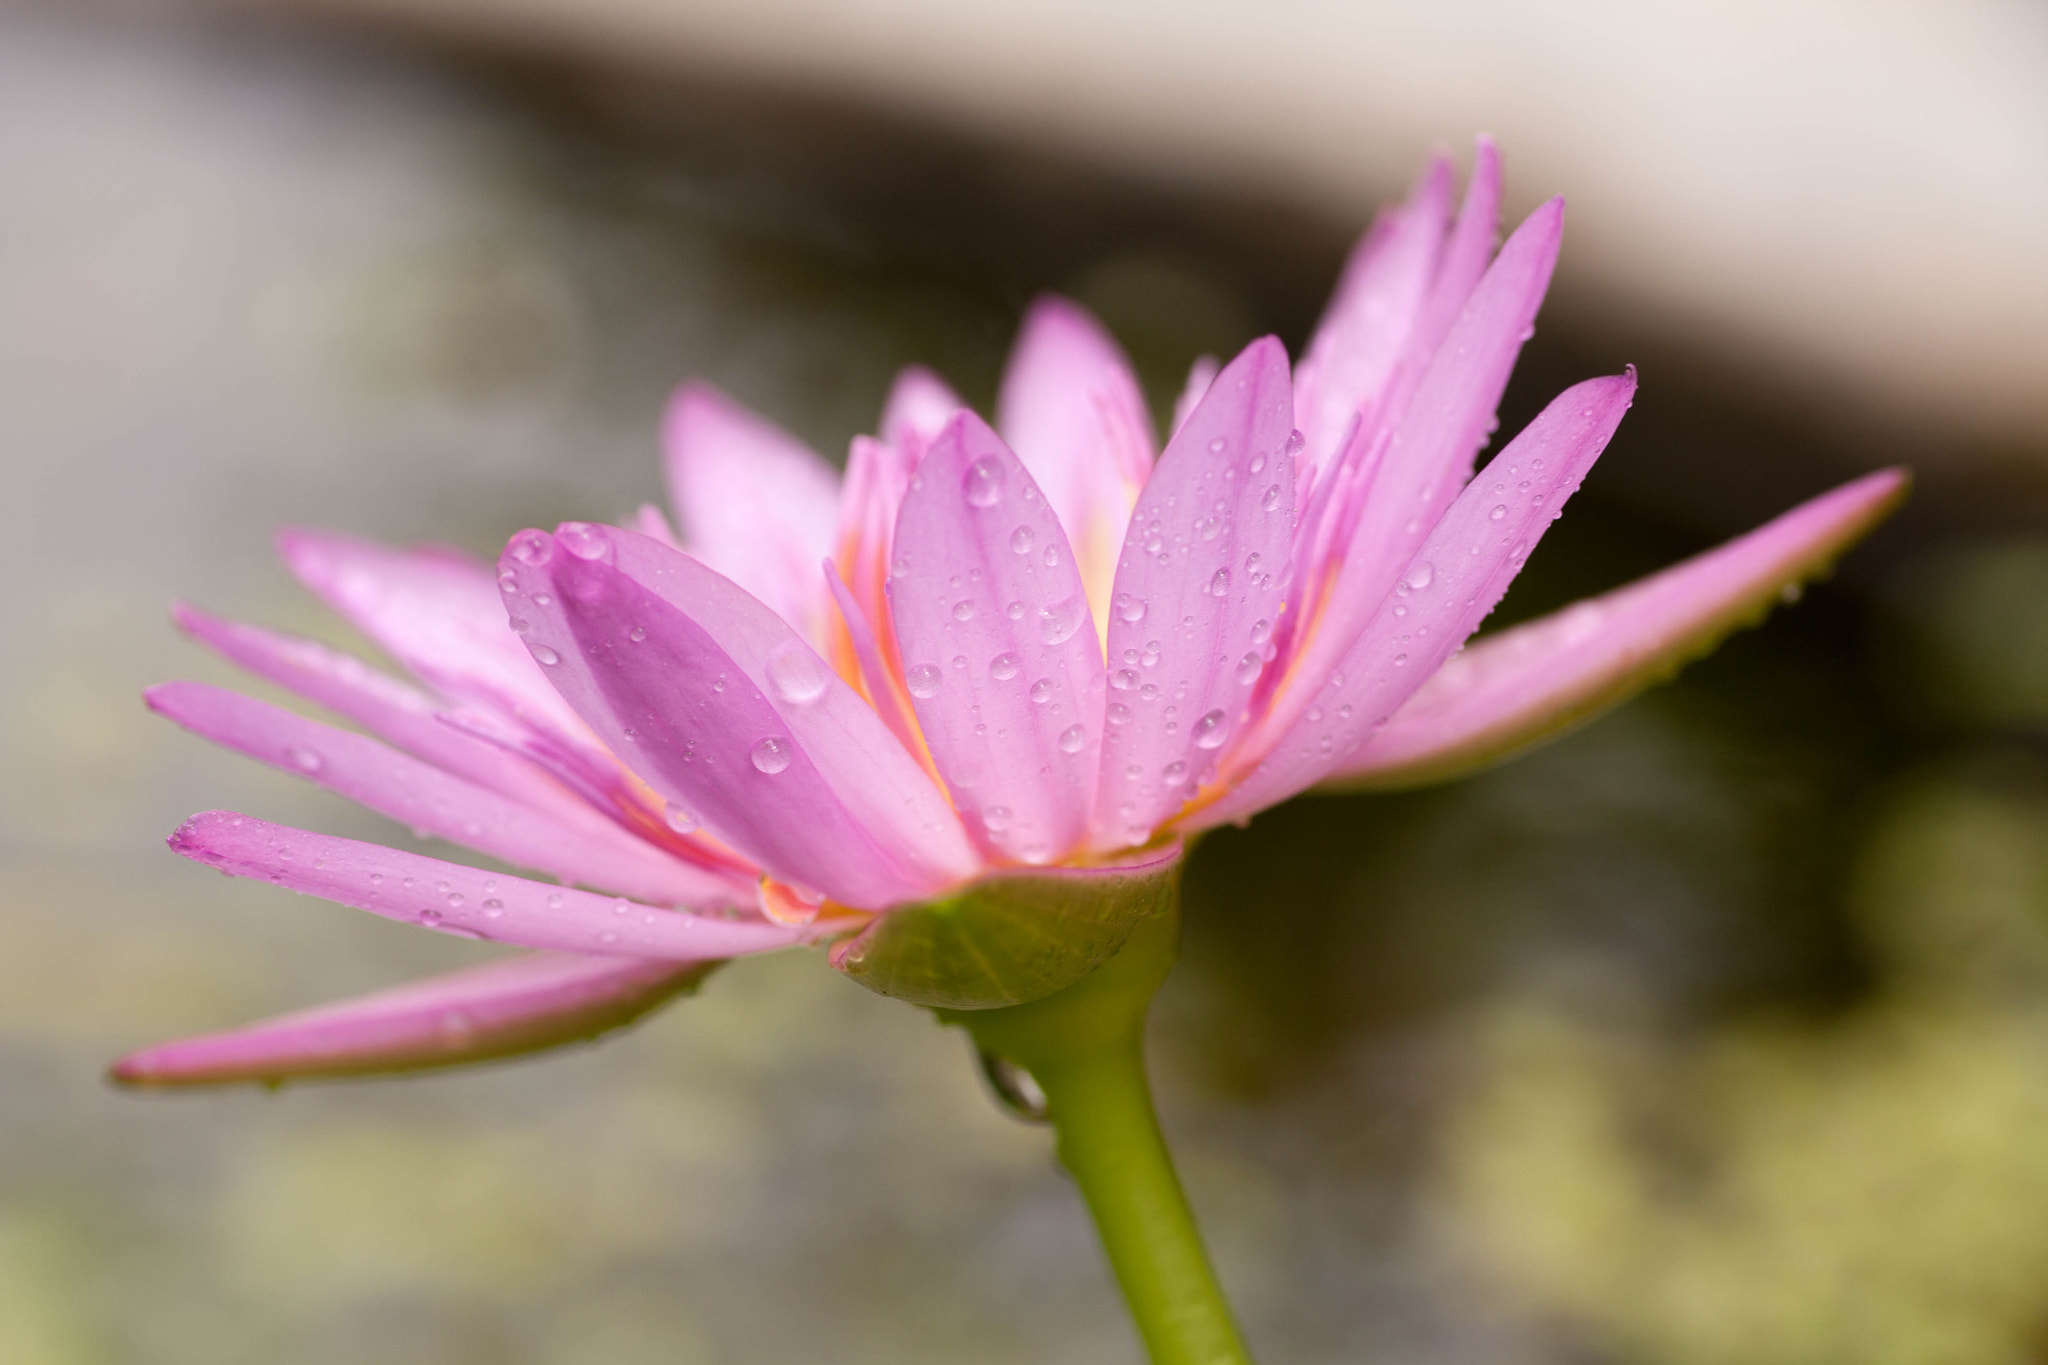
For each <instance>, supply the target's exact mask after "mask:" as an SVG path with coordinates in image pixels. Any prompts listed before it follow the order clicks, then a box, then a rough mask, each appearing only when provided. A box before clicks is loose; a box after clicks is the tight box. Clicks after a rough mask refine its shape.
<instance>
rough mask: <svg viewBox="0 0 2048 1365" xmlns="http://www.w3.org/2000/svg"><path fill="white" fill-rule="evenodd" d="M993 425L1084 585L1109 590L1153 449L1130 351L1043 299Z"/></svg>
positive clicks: (1029, 319) (1078, 312) (1070, 308)
mask: <svg viewBox="0 0 2048 1365" xmlns="http://www.w3.org/2000/svg"><path fill="white" fill-rule="evenodd" d="M996 426H997V428H998V429H999V430H1000V431H1001V432H1002V434H1003V439H1004V440H1005V441H1006V442H1008V444H1009V447H1010V449H1012V450H1014V451H1016V452H1017V458H1019V459H1020V460H1022V461H1023V462H1024V467H1025V468H1026V469H1028V470H1030V471H1031V477H1032V478H1033V479H1035V480H1036V481H1037V483H1038V486H1039V488H1041V489H1042V490H1044V492H1045V496H1046V498H1047V500H1048V501H1049V502H1050V503H1051V504H1052V509H1053V513H1054V515H1055V516H1057V517H1058V518H1059V520H1060V526H1061V527H1062V528H1063V529H1064V530H1065V531H1066V535H1067V539H1068V541H1070V542H1071V543H1072V545H1073V547H1074V553H1075V555H1076V556H1077V557H1078V562H1079V564H1080V568H1081V578H1082V581H1083V582H1084V583H1087V584H1088V585H1089V586H1090V589H1091V590H1097V585H1098V584H1099V585H1100V589H1101V590H1106V589H1107V586H1108V583H1109V579H1110V576H1111V572H1112V570H1113V569H1114V567H1115V565H1116V556H1117V552H1118V550H1119V549H1120V548H1121V547H1122V545H1123V540H1124V527H1125V525H1126V524H1127V523H1128V522H1129V520H1130V514H1131V502H1132V500H1133V498H1134V497H1135V496H1136V493H1137V490H1138V488H1139V487H1140V486H1141V485H1142V484H1143V483H1144V482H1145V479H1146V476H1147V475H1148V474H1149V473H1150V472H1151V469H1152V452H1153V450H1154V449H1155V448H1156V438H1155V437H1154V436H1153V434H1152V415H1151V411H1150V409H1148V408H1147V407H1146V406H1145V396H1144V393H1143V392H1142V391H1141V390H1140V389H1139V387H1138V381H1137V378H1136V376H1134V375H1133V374H1132V373H1131V366H1130V362H1129V361H1127V360H1126V359H1125V358H1124V353H1123V349H1122V348H1121V347H1119V346H1118V345H1117V344H1116V342H1115V340H1114V339H1112V338H1111V337H1110V335H1109V333H1108V332H1106V331H1104V330H1103V327H1102V324H1101V323H1099V322H1097V321H1096V320H1095V319H1094V318H1093V317H1091V316H1090V315H1089V314H1088V313H1087V311H1086V310H1084V309H1082V308H1081V307H1079V306H1078V305H1076V304H1073V303H1069V302H1068V301H1067V300H1065V299H1059V298H1052V297H1045V298H1041V299H1039V300H1038V301H1037V302H1036V303H1034V304H1032V305H1031V310H1030V312H1028V313H1027V314H1026V315H1025V317H1024V326H1023V328H1022V330H1021V331H1020V332H1019V333H1018V336H1017V344H1016V347H1015V349H1013V350H1012V351H1011V352H1010V362H1009V367H1008V369H1006V370H1005V371H1004V374H1003V387H1002V392H1001V394H1000V395H999V397H998V398H997V402H996ZM1103 605H1104V604H1103V603H1101V602H1096V603H1094V606H1095V607H1096V608H1097V609H1098V610H1100V609H1101V607H1102V606H1103Z"/></svg>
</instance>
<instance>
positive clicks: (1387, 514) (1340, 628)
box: [1278, 200, 1564, 722]
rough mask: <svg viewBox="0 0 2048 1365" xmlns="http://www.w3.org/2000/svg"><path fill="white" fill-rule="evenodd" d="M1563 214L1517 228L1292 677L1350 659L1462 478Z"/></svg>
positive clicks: (1403, 437) (1548, 212)
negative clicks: (1362, 630) (1353, 647)
mask: <svg viewBox="0 0 2048 1365" xmlns="http://www.w3.org/2000/svg"><path fill="white" fill-rule="evenodd" d="M1563 215H1564V205H1563V201H1562V200H1552V201H1551V202H1550V203H1548V204H1546V205H1544V206H1543V207H1542V208H1540V209H1538V210H1537V211H1536V212H1535V213H1533V214H1531V215H1529V219H1528V221H1526V222H1525V223H1523V224H1522V226H1521V227H1519V228H1517V229H1516V230H1515V234H1514V236H1512V237H1510V238H1509V239H1508V242H1507V245H1505V246H1504V247H1502V248H1501V252H1500V255H1499V256H1498V257H1496V258H1495V259H1494V262H1493V265H1492V266H1491V267H1490V268H1489V269H1488V270H1487V272H1486V274H1485V276H1484V278H1482V279H1481V281H1480V283H1479V287H1478V288H1477V289H1476V290H1475V291H1473V294H1472V297H1471V299H1470V300H1469V301H1468V302H1467V304H1466V306H1465V309H1464V312H1463V313H1462V314H1461V315H1460V317H1459V318H1458V321H1457V323H1456V324H1455V325H1454V326H1453V327H1452V329H1451V333H1450V335H1449V336H1448V337H1447V338H1446V339H1445V341H1444V344H1443V345H1442V347H1441V348H1440V349H1439V350H1438V351H1437V354H1436V358H1435V359H1434V360H1432V361H1431V362H1430V364H1429V367H1428V369H1427V370H1426V371H1424V373H1423V375H1422V379H1421V381H1420V383H1419V385H1418V386H1417V388H1416V390H1415V395H1414V397H1413V398H1412V399H1411V400H1410V401H1409V403H1408V404H1407V406H1406V408H1405V409H1404V410H1403V413H1402V415H1401V418H1400V422H1399V425H1398V426H1397V427H1396V428H1395V429H1394V431H1393V433H1392V439H1391V441H1390V442H1389V443H1388V444H1387V446H1386V447H1385V450H1384V452H1383V453H1382V454H1381V455H1380V457H1379V462H1378V465H1377V468H1376V469H1375V470H1374V472H1373V474H1372V478H1371V484H1370V493H1369V495H1368V496H1367V497H1366V498H1365V499H1364V500H1363V502H1362V504H1361V505H1360V508H1359V511H1358V513H1357V515H1356V517H1355V519H1354V520H1353V521H1352V522H1351V524H1350V526H1349V527H1348V528H1347V529H1346V530H1345V532H1344V535H1343V537H1342V539H1341V540H1340V541H1339V542H1338V543H1337V544H1336V545H1335V546H1334V547H1333V549H1332V551H1331V552H1330V553H1331V554H1332V556H1333V563H1334V566H1335V567H1336V577H1335V578H1334V579H1333V580H1332V582H1331V585H1330V588H1329V591H1328V595H1327V597H1325V599H1324V600H1323V602H1322V603H1321V605H1320V607H1319V608H1318V609H1317V619H1316V625H1315V629H1314V631H1313V632H1312V633H1311V634H1310V635H1309V638H1308V639H1307V640H1306V641H1304V642H1301V643H1299V644H1298V645H1297V646H1296V647H1295V655H1294V659H1293V660H1292V662H1291V663H1290V665H1289V668H1290V672H1291V673H1292V674H1293V675H1294V676H1296V677H1298V678H1300V679H1301V680H1302V681H1304V682H1306V683H1308V684H1310V685H1311V686H1312V685H1313V683H1314V680H1316V679H1318V678H1320V677H1322V676H1324V675H1326V674H1327V673H1328V672H1329V670H1330V669H1331V668H1333V667H1334V666H1335V665H1336V661H1337V659H1338V658H1340V657H1341V656H1342V655H1343V654H1344V652H1345V651H1346V650H1348V649H1350V647H1351V644H1352V642H1353V641H1354V640H1356V639H1357V638H1358V633H1359V627H1360V625H1361V623H1362V622H1363V621H1364V620H1365V618H1366V616H1367V615H1368V614H1369V613H1371V612H1372V611H1373V610H1375V609H1376V608H1377V607H1378V606H1379V605H1380V603H1381V602H1382V601H1383V600H1384V599H1385V598H1386V595H1387V593H1388V591H1389V590H1391V589H1392V588H1393V586H1394V581H1395V579H1396V578H1398V577H1399V576H1400V574H1401V572H1402V570H1403V568H1404V567H1405V566H1406V565H1407V564H1408V562H1409V560H1410V559H1412V558H1413V557H1414V555H1415V551H1416V547H1417V546H1419V545H1420V544H1421V543H1422V540H1423V537H1424V536H1426V535H1428V534H1429V533H1430V530H1431V528H1432V527H1434V526H1435V525H1436V522H1437V519H1438V518H1439V517H1440V516H1442V515H1443V509H1444V508H1446V507H1448V506H1449V505H1450V503H1451V499H1452V498H1454V497H1456V496H1457V495H1458V490H1459V489H1460V488H1462V487H1463V486H1464V484H1465V480H1466V478H1467V477H1469V475H1470V473H1471V469H1472V461H1473V458H1474V456H1476V455H1477V453H1478V451H1479V449H1480V446H1481V444H1482V443H1483V442H1484V441H1485V439H1486V435H1487V432H1488V430H1489V429H1490V427H1491V425H1492V423H1493V421H1494V410H1495V408H1497V407H1498V406H1499V404H1500V396H1501V393H1502V391H1503V390H1504V389H1505V388H1506V387H1507V382H1508V373H1509V371H1511V370H1512V369H1513V368H1514V364H1515V356H1516V355H1517V354H1518V353H1519V352H1520V350H1521V347H1522V342H1523V340H1524V339H1525V338H1526V337H1527V336H1528V335H1529V329H1530V325H1531V323H1532V322H1533V321H1534V319H1535V317H1536V309H1537V306H1538V305H1539V304H1541V303H1542V301H1543V293H1544V290H1545V289H1546V288H1547V287H1548V286H1549V283H1550V272H1551V268H1552V267H1553V266H1554V265H1555V264H1556V262H1557V249H1558V244H1559V242H1560V241H1561V240H1562V233H1563V223H1564V216H1563ZM1278 704H1279V705H1280V706H1281V707H1282V708H1283V709H1285V710H1291V711H1292V712H1296V713H1298V712H1299V711H1300V710H1301V709H1302V707H1303V706H1305V705H1306V700H1305V698H1304V697H1303V696H1302V695H1301V694H1299V693H1298V692H1297V693H1295V694H1294V695H1292V696H1287V697H1282V698H1280V699H1279V703H1278ZM1287 719H1288V720H1289V721H1290V722H1291V721H1292V719H1293V716H1292V715H1289V716H1288V717H1287Z"/></svg>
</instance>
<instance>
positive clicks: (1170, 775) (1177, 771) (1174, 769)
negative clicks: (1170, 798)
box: [1159, 758, 1188, 787]
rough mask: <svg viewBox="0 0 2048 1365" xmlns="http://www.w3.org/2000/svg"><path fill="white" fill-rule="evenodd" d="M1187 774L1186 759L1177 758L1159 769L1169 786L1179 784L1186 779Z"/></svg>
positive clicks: (1161, 776) (1160, 774)
mask: <svg viewBox="0 0 2048 1365" xmlns="http://www.w3.org/2000/svg"><path fill="white" fill-rule="evenodd" d="M1187 775H1188V765H1187V761H1186V760H1185V759H1179V758H1176V759H1175V760H1173V762H1171V763H1169V764H1167V765H1166V766H1165V767H1164V768H1161V769H1160V770H1159V776H1160V778H1161V779H1162V780H1163V781H1164V782H1165V783H1166V785H1167V786H1169V787H1177V786H1179V785H1180V784H1181V783H1182V782H1183V781H1184V780H1186V778H1187Z"/></svg>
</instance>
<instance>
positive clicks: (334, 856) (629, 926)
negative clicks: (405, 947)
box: [170, 810, 803, 962]
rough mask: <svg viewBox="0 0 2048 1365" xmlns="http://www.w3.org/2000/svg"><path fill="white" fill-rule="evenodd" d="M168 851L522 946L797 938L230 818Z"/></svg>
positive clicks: (651, 948) (701, 945) (185, 830)
mask: <svg viewBox="0 0 2048 1365" xmlns="http://www.w3.org/2000/svg"><path fill="white" fill-rule="evenodd" d="M170 845H171V849H172V851H174V852H177V853H182V854H183V855H185V856H186V857H187V858H191V859H193V860H194V861H196V862H202V863H205V864H206V865H207V866H208V867H212V868H216V869H218V870H219V871H221V872H224V873H226V874H227V875H228V876H230V877H253V878H258V879H260V880H263V881H268V882H272V883H274V884H276V885H278V886H283V887H289V888H290V889H291V890H293V891H297V892H298V893H300V894H301V895H307V896H319V897H321V898H322V899H325V900H331V901H336V902H338V903H340V904H342V905H349V906H354V907H355V908H356V909H358V910H367V911H369V912H370V913H371V914H373V915H381V916H383V917H384V918H385V919H395V920H400V921H403V922H404V923H407V924H417V925H419V926H421V927H422V928H427V929H438V930H440V931H441V932H442V933H445V934H455V935H457V936H459V937H462V938H478V939H490V940H492V941H494V942H498V943H509V944H512V945H513V946H515V947H520V948H545V949H550V950H554V951H559V952H568V953H595V954H598V955H600V956H605V957H651V958H661V959H663V960H665V961H669V962H703V961H705V960H707V959H710V958H719V957H738V956H740V955H741V954H744V953H764V952H768V951H771V950H773V949H776V948H786V947H788V946H789V945H790V944H792V943H796V942H799V941H801V939H802V938H803V931H801V930H792V929H786V928H783V927H782V926H780V925H776V924H769V923H766V922H764V921H760V920H727V919H716V918H712V917H709V916H705V915H692V914H689V913H686V912H684V911H680V910H663V909H659V908H657V907H655V906H652V905H641V904H637V903H635V902H633V901H630V900H624V899H619V898H614V897H610V896H600V895H597V894H596V893H594V892H590V891H577V890H575V889H573V888H571V887H565V886H549V885H548V884H547V883H545V882H535V881H528V880H527V879H526V878H524V877H515V876H512V875H510V874H508V873H504V872H486V871H484V870H482V869H481V868H475V867H465V866H463V865H462V864H460V863H449V862H443V861H441V860H440V859H439V858H426V857H422V856H420V855H419V854H417V853H403V852H400V851H399V850H398V849H395V848H386V847H384V846H383V845H381V844H366V843H362V842H360V841H359V840H355V839H338V838H335V837H334V836H333V835H328V834H315V833H313V832H312V831H310V830H303V829H292V828H290V827H289V826H285V825H273V824H270V823H268V822H267V821H263V820H258V819H256V818H254V817H253V816H247V815H238V814H236V813H235V812H234V811H226V810H215V811H207V812H205V813H203V814H200V815H195V816H193V817H192V818H191V819H189V820H187V821H186V822H185V823H184V824H183V825H181V826H179V828H178V832H177V833H176V834H173V835H172V836H171V839H170Z"/></svg>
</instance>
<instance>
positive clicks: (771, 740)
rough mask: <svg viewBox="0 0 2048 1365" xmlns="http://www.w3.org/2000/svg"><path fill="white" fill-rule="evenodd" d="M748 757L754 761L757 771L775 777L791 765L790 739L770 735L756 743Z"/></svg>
mask: <svg viewBox="0 0 2048 1365" xmlns="http://www.w3.org/2000/svg"><path fill="white" fill-rule="evenodd" d="M747 757H748V758H749V759H751V760H752V761H753V764H754V769H755V771H757V772H763V773H766V774H768V776H770V777H773V776H774V775H775V774H777V773H779V772H781V771H782V770H783V769H784V768H787V767H788V766H789V741H788V740H786V739H782V738H780V737H778V736H775V735H770V736H769V737H768V738H766V739H764V740H762V741H761V742H760V743H758V744H756V745H755V746H754V749H753V752H752V753H750V754H748V755H747Z"/></svg>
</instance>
